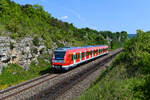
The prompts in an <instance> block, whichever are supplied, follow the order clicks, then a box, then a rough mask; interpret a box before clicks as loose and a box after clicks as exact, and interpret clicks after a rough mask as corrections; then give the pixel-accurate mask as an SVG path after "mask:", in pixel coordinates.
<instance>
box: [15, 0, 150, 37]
mask: <svg viewBox="0 0 150 100" xmlns="http://www.w3.org/2000/svg"><path fill="white" fill-rule="evenodd" d="M13 1H15V2H17V3H19V4H39V5H42V6H43V7H44V9H45V10H46V11H48V12H49V13H50V14H51V15H52V16H54V17H56V18H58V19H61V20H63V21H67V22H69V23H73V24H74V25H75V26H76V27H79V28H81V27H90V28H92V29H96V30H110V31H113V32H115V31H122V30H125V31H127V32H128V33H129V34H135V33H136V30H137V29H142V30H144V31H148V30H150V6H149V5H150V0H13Z"/></svg>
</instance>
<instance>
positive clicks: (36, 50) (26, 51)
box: [0, 36, 51, 73]
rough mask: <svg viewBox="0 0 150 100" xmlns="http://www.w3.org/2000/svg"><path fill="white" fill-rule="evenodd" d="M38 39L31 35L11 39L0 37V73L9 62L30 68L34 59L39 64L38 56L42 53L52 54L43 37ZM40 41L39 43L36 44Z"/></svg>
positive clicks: (25, 68) (26, 68)
mask: <svg viewBox="0 0 150 100" xmlns="http://www.w3.org/2000/svg"><path fill="white" fill-rule="evenodd" d="M39 40H40V41H36V39H35V40H34V39H33V38H31V37H25V38H20V39H17V40H15V39H11V38H10V37H2V36H1V37H0V73H1V71H2V69H3V68H4V67H5V66H7V65H8V64H18V65H19V66H21V67H22V68H23V69H24V70H29V65H30V63H31V62H32V61H34V62H35V63H36V64H38V60H37V58H38V57H39V56H40V55H41V54H42V53H48V54H50V53H51V52H50V51H51V50H48V49H47V48H46V46H45V45H44V42H43V40H42V39H39ZM37 43H38V45H36V44H37Z"/></svg>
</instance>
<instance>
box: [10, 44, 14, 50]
mask: <svg viewBox="0 0 150 100" xmlns="http://www.w3.org/2000/svg"><path fill="white" fill-rule="evenodd" d="M14 48H15V46H14V43H13V42H10V49H11V50H13V49H14Z"/></svg>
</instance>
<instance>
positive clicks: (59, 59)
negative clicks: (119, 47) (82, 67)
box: [51, 45, 109, 70]
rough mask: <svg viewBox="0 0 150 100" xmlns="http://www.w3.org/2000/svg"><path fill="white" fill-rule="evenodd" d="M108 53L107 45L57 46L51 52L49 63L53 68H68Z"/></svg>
mask: <svg viewBox="0 0 150 100" xmlns="http://www.w3.org/2000/svg"><path fill="white" fill-rule="evenodd" d="M108 53H109V50H108V46H107V45H97V46H84V47H63V48H57V49H56V50H54V51H53V53H52V57H51V65H52V68H54V69H64V70H68V69H70V68H72V67H75V66H76V65H78V64H81V63H83V62H86V61H88V60H91V59H94V58H96V57H99V56H102V55H104V54H108Z"/></svg>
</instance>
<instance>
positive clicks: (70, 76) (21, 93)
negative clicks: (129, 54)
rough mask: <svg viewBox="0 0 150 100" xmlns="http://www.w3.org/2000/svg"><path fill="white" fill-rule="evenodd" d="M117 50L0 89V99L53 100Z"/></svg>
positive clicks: (112, 55)
mask: <svg viewBox="0 0 150 100" xmlns="http://www.w3.org/2000/svg"><path fill="white" fill-rule="evenodd" d="M119 52H121V50H117V51H114V52H111V53H110V54H109V55H107V56H103V57H100V58H98V59H96V60H93V61H91V62H88V63H86V64H83V65H81V66H80V67H77V68H75V69H73V70H71V71H69V72H67V73H63V74H45V75H43V76H40V77H38V78H35V79H32V80H30V81H27V82H24V83H22V84H19V85H16V86H14V87H11V88H8V89H6V90H3V91H0V100H21V99H25V100H35V99H36V100H37V99H39V100H41V99H43V100H44V99H51V100H54V99H55V98H57V97H58V96H60V95H61V94H63V93H64V92H65V91H67V90H68V89H70V88H71V87H72V86H73V85H74V84H76V83H78V82H80V81H82V80H83V79H84V78H85V77H87V76H88V75H90V73H92V72H94V71H95V70H97V68H99V66H102V65H103V64H104V63H107V62H108V61H109V60H110V59H112V58H113V57H114V56H115V55H116V54H118V53H119ZM102 62H103V63H102Z"/></svg>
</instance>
